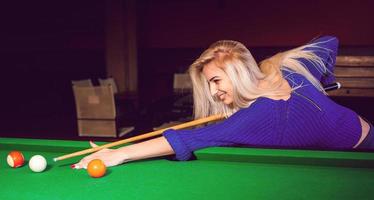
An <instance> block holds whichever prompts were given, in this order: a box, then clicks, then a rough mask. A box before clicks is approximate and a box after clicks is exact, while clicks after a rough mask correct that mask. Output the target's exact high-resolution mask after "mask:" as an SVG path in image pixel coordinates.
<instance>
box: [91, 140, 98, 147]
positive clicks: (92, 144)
mask: <svg viewBox="0 0 374 200" xmlns="http://www.w3.org/2000/svg"><path fill="white" fill-rule="evenodd" d="M90 145H91V147H97V146H98V145H97V144H95V143H94V142H92V141H90Z"/></svg>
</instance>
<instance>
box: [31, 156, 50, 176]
mask: <svg viewBox="0 0 374 200" xmlns="http://www.w3.org/2000/svg"><path fill="white" fill-rule="evenodd" d="M29 167H30V169H31V170H32V171H33V172H42V171H44V170H45V168H46V167H47V160H46V159H45V158H44V157H43V156H41V155H35V156H33V157H31V159H30V161H29Z"/></svg>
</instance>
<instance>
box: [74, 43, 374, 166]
mask: <svg viewBox="0 0 374 200" xmlns="http://www.w3.org/2000/svg"><path fill="white" fill-rule="evenodd" d="M337 45H338V41H337V39H336V38H334V37H329V36H326V37H321V38H318V39H316V40H314V41H312V42H310V43H308V44H306V45H303V46H301V47H298V48H295V49H292V50H289V51H286V52H283V53H279V54H277V55H275V56H273V57H271V58H269V59H267V60H265V61H263V62H262V63H261V64H260V67H259V66H258V65H257V64H256V62H255V60H254V59H253V57H252V55H251V53H250V52H249V51H248V49H247V48H246V47H245V46H244V45H242V44H241V43H239V42H235V41H218V42H216V43H214V44H213V45H211V46H210V47H209V48H208V49H207V50H206V51H205V52H203V54H202V55H201V56H200V57H199V58H198V59H197V60H196V61H195V62H194V63H193V64H192V65H191V66H190V69H189V73H190V76H191V79H192V83H193V93H194V114H195V118H201V117H207V116H209V115H212V114H224V115H225V116H226V117H227V119H226V120H224V121H223V122H221V123H217V124H212V125H208V126H205V127H201V128H196V129H193V130H179V131H176V130H167V131H165V132H164V133H163V136H162V137H159V138H156V139H152V140H148V141H145V142H142V143H138V144H134V145H130V146H126V147H121V148H118V149H104V150H101V151H99V152H96V153H94V154H91V155H89V156H87V157H85V158H83V159H82V160H81V161H80V162H79V163H77V164H75V166H74V168H86V166H87V164H88V162H89V161H90V160H92V159H101V160H103V161H104V163H105V164H106V165H107V166H115V165H119V164H121V163H124V162H129V161H133V160H139V159H145V158H150V157H156V156H164V155H172V154H175V155H176V158H177V159H178V160H188V159H189V158H190V157H191V156H192V154H193V151H195V150H197V149H201V148H206V147H211V146H238V145H242V146H243V145H244V146H256V147H258V146H261V147H280V148H318V149H352V148H357V147H361V148H371V147H374V133H372V132H374V131H373V128H371V129H370V125H369V123H368V122H366V121H364V120H363V119H362V118H361V117H360V116H358V115H357V114H356V113H355V112H353V111H352V110H350V109H348V108H345V107H343V106H340V105H338V104H336V103H335V102H333V101H332V100H330V99H329V98H328V97H327V96H326V93H325V91H324V90H323V85H325V84H329V83H332V82H333V81H334V76H333V74H332V71H333V67H334V64H335V58H336V54H337ZM91 145H92V146H95V144H94V143H92V142H91Z"/></svg>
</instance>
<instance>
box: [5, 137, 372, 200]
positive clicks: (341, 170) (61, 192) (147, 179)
mask: <svg viewBox="0 0 374 200" xmlns="http://www.w3.org/2000/svg"><path fill="white" fill-rule="evenodd" d="M87 147H88V142H85V141H67V140H44V139H21V138H0V158H1V159H0V160H1V162H0V199H4V200H5V199H7V200H8V199H17V200H19V199H38V200H41V199H74V200H83V199H104V200H108V199H131V200H134V199H178V200H179V199H256V200H257V199H272V200H273V199H374V153H370V152H339V151H315V150H280V149H259V148H229V147H215V148H207V149H203V150H199V151H196V152H195V155H196V158H197V159H196V160H192V161H184V162H180V161H173V160H170V159H165V158H158V159H148V160H143V161H136V162H131V163H127V164H123V165H121V166H117V167H112V168H108V171H107V174H106V175H105V176H104V177H102V178H91V177H89V175H88V174H87V172H86V170H73V169H71V168H70V165H71V164H73V163H75V162H77V161H78V160H79V159H80V158H81V157H76V158H70V159H67V160H62V161H57V162H54V161H53V158H54V157H57V156H60V155H64V154H67V153H72V152H75V151H79V150H82V149H85V148H87ZM11 150H19V151H22V152H23V153H24V155H25V158H26V160H28V159H30V157H31V156H32V155H35V154H40V155H43V156H44V157H46V158H47V161H48V167H47V169H46V171H44V172H42V173H35V172H32V171H31V170H30V169H29V167H28V165H27V164H26V165H24V166H23V167H20V168H15V169H14V168H10V167H9V166H8V165H7V163H6V156H7V154H8V152H10V151H11Z"/></svg>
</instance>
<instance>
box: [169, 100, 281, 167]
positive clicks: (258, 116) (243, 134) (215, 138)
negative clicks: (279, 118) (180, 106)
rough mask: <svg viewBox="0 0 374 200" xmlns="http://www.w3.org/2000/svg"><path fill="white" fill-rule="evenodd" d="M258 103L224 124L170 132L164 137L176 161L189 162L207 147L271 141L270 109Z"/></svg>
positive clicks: (239, 112)
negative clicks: (196, 153)
mask: <svg viewBox="0 0 374 200" xmlns="http://www.w3.org/2000/svg"><path fill="white" fill-rule="evenodd" d="M259 100H260V99H258V100H257V101H259ZM257 101H256V102H255V103H253V104H252V105H251V106H250V107H248V108H244V109H241V110H239V111H238V112H236V113H235V114H233V115H232V116H231V117H229V118H227V119H226V120H224V121H223V122H220V123H217V124H212V125H208V126H205V127H202V128H196V129H191V130H178V131H176V130H172V129H169V130H166V131H165V132H164V133H163V135H164V137H165V138H166V139H167V141H168V142H169V144H170V145H171V147H172V148H173V150H174V152H175V154H176V159H178V160H188V159H189V158H190V157H191V156H192V152H193V151H195V150H198V149H202V148H206V147H212V146H236V145H256V144H258V143H261V144H263V142H261V141H269V138H270V140H271V139H272V138H274V137H273V136H269V134H271V131H270V127H271V126H272V124H274V123H273V120H272V119H269V118H271V116H273V115H272V114H271V113H270V112H272V109H269V105H264V104H261V103H257ZM254 104H257V105H254ZM264 108H267V109H264ZM260 110H261V111H260ZM270 143H272V141H270ZM264 145H266V144H264Z"/></svg>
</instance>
